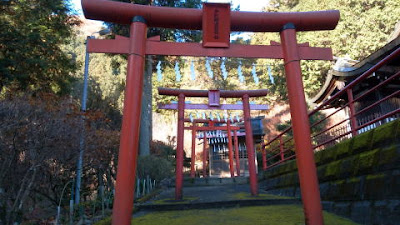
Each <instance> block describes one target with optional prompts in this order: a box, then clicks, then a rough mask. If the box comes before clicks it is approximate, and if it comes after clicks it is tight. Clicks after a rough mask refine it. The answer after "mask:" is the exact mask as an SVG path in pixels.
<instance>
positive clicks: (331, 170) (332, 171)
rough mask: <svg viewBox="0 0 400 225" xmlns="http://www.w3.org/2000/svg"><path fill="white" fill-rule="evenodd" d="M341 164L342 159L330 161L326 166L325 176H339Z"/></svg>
mask: <svg viewBox="0 0 400 225" xmlns="http://www.w3.org/2000/svg"><path fill="white" fill-rule="evenodd" d="M340 165H341V161H335V162H332V163H329V164H328V165H327V166H326V170H325V177H326V178H331V177H337V176H338V174H339V173H340Z"/></svg>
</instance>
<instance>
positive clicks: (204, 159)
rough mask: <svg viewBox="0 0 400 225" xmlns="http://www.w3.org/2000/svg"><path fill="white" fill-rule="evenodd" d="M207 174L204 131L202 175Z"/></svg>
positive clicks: (205, 136) (205, 133)
mask: <svg viewBox="0 0 400 225" xmlns="http://www.w3.org/2000/svg"><path fill="white" fill-rule="evenodd" d="M206 176H207V132H206V131H204V138H203V177H206Z"/></svg>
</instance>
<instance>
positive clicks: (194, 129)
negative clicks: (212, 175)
mask: <svg viewBox="0 0 400 225" xmlns="http://www.w3.org/2000/svg"><path fill="white" fill-rule="evenodd" d="M185 122H192V126H190V127H185V130H191V131H192V157H191V162H190V163H191V164H190V177H192V178H193V177H195V168H194V164H195V161H196V155H195V148H196V132H197V131H215V130H222V131H226V132H227V134H228V137H227V138H228V153H229V171H230V173H231V177H234V176H235V174H234V168H233V147H232V134H231V131H234V137H235V139H234V140H235V141H234V142H235V146H237V135H236V131H238V130H239V127H237V126H231V124H230V123H231V121H230V120H227V121H226V126H217V127H216V126H214V124H215V123H224V122H225V121H218V120H205V119H196V120H193V121H190V120H187V119H185ZM197 123H208V124H209V126H203V127H200V126H196V124H197ZM207 138H212V137H207V135H206V134H204V137H203V139H204V142H203V176H204V177H205V175H206V169H207V168H206V161H207V155H206V150H205V145H206V139H207ZM235 158H236V169H237V176H240V165H239V149H238V148H236V149H235Z"/></svg>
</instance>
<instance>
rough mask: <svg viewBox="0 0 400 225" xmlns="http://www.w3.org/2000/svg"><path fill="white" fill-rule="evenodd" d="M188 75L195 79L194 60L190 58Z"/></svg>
mask: <svg viewBox="0 0 400 225" xmlns="http://www.w3.org/2000/svg"><path fill="white" fill-rule="evenodd" d="M190 75H191V76H190V77H191V78H192V80H196V71H195V68H194V62H193V60H192V62H191V63H190Z"/></svg>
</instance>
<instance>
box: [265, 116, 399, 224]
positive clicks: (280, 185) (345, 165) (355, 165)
mask: <svg viewBox="0 0 400 225" xmlns="http://www.w3.org/2000/svg"><path fill="white" fill-rule="evenodd" d="M315 161H316V164H317V170H318V178H319V182H320V192H321V198H322V200H323V201H324V204H323V205H324V209H326V210H328V211H331V212H333V213H336V214H339V215H342V216H345V217H348V218H350V219H352V220H354V221H356V222H359V223H362V224H398V222H399V221H400V120H399V119H398V120H396V121H392V122H390V123H387V124H385V125H382V126H380V127H378V128H376V129H373V130H370V131H368V132H366V133H363V134H360V135H358V136H357V137H355V138H353V139H349V140H346V141H344V142H341V143H339V144H337V145H335V146H333V147H331V148H328V149H325V150H323V151H320V152H317V153H316V154H315ZM264 178H265V180H266V182H265V183H266V190H267V191H269V192H270V193H272V194H280V195H285V196H292V197H300V188H299V179H298V174H297V165H296V162H295V160H292V161H289V162H286V163H284V164H281V165H278V166H276V167H273V168H270V169H268V170H267V171H265V173H264Z"/></svg>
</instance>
